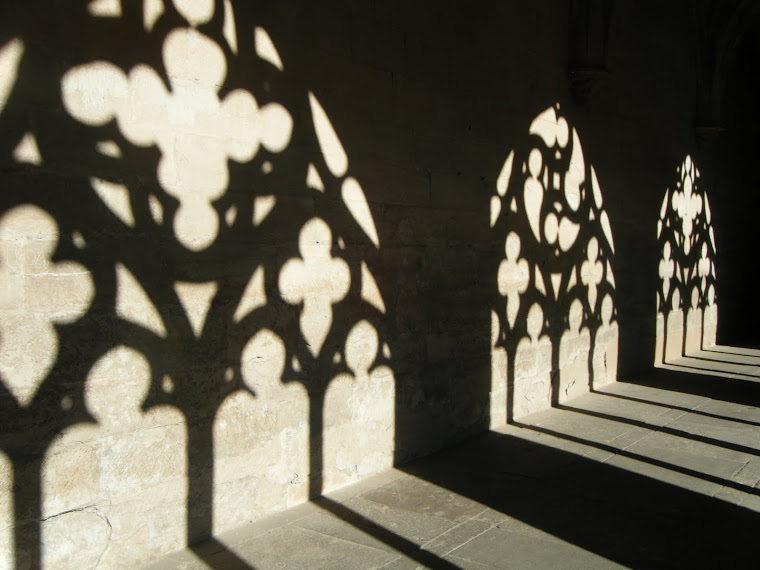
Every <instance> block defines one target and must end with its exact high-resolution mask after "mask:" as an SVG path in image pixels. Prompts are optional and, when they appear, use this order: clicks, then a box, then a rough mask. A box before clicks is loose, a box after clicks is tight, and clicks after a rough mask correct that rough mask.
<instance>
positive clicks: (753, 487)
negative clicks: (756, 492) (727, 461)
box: [731, 457, 760, 489]
mask: <svg viewBox="0 0 760 570" xmlns="http://www.w3.org/2000/svg"><path fill="white" fill-rule="evenodd" d="M752 459H753V458H751V457H750V458H749V459H748V460H747V462H746V463H745V464H744V465H742V466H741V467H739V469H737V470H736V472H735V473H733V474H732V475H731V481H733V482H734V483H739V484H741V482H740V481H737V480H736V478H737V477H738V476H739V474H740V473H741V472H742V471H744V470H745V469H746V468H747V467H748V466H749V464H750V463H752ZM758 483H760V475H758V476H757V478H756V480H755V482H754V483H752V485H751V486H750V488H752V489H755V488H757V486H758Z"/></svg>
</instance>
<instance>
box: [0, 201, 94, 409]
mask: <svg viewBox="0 0 760 570" xmlns="http://www.w3.org/2000/svg"><path fill="white" fill-rule="evenodd" d="M58 239H59V233H58V224H57V223H56V222H55V220H54V219H53V217H52V216H51V215H50V214H48V213H47V212H46V211H44V210H43V209H41V208H39V207H37V206H33V205H22V206H17V207H15V208H13V209H11V210H9V211H7V212H6V213H5V214H4V215H3V216H2V217H0V372H1V373H2V382H3V383H4V384H5V387H6V388H7V389H8V390H9V391H10V393H11V394H12V395H13V396H14V397H15V398H16V401H17V402H18V403H19V405H21V406H28V405H29V404H30V402H31V401H32V398H34V395H35V394H36V393H37V390H38V389H39V387H40V385H41V384H42V382H43V380H44V379H45V377H46V375H47V373H48V372H49V371H50V368H51V367H52V366H53V364H54V363H55V361H56V358H57V356H58V334H57V333H56V330H55V325H62V324H66V323H72V322H74V321H76V320H78V319H79V318H80V317H81V316H82V315H84V314H85V313H86V312H87V310H88V308H89V307H90V304H91V302H92V298H93V296H94V293H95V289H94V284H93V281H92V277H91V276H90V273H89V272H88V270H87V268H86V267H84V266H83V265H80V264H79V263H75V262H72V261H58V262H53V261H52V258H53V255H54V253H55V251H56V247H57V245H58Z"/></svg>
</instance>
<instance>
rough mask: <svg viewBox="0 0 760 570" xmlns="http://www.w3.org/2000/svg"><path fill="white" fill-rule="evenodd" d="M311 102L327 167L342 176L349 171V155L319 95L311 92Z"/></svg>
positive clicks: (334, 173) (315, 126) (316, 129)
mask: <svg viewBox="0 0 760 570" xmlns="http://www.w3.org/2000/svg"><path fill="white" fill-rule="evenodd" d="M309 104H310V105H311V115H312V117H313V119H314V130H315V131H316V133H317V140H318V141H319V147H320V148H321V149H322V156H324V158H325V163H326V164H327V168H329V169H330V172H331V173H332V175H333V176H335V177H336V178H341V177H342V176H343V175H345V174H346V171H348V156H346V151H345V150H343V145H342V144H340V140H339V139H338V135H337V134H336V133H335V129H334V128H333V126H332V123H331V122H330V119H329V118H328V117H327V113H325V110H324V109H323V108H322V105H320V104H319V101H318V100H317V97H316V96H315V95H314V94H313V93H309Z"/></svg>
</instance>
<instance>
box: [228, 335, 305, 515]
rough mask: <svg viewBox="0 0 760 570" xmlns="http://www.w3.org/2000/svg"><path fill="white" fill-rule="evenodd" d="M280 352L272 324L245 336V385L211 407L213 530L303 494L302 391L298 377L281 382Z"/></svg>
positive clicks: (297, 500)
mask: <svg viewBox="0 0 760 570" xmlns="http://www.w3.org/2000/svg"><path fill="white" fill-rule="evenodd" d="M285 355H286V350H285V344H284V343H283V342H282V340H281V339H280V337H279V336H277V335H276V334H275V333H274V332H272V331H270V330H268V329H263V330H260V331H259V332H257V333H256V334H255V335H254V336H253V337H251V339H250V340H249V341H248V342H247V343H246V345H245V347H244V349H243V352H242V358H241V363H240V372H241V375H242V377H243V380H244V382H245V384H246V386H248V388H249V389H250V390H251V391H252V392H245V391H237V392H235V393H233V394H231V395H230V396H229V397H227V399H226V400H225V401H224V403H223V404H222V406H221V407H220V408H219V411H218V412H217V414H216V418H215V420H214V481H215V485H214V502H213V517H214V522H213V526H214V529H215V530H216V529H224V528H230V527H231V526H238V525H242V524H245V523H247V522H249V521H250V520H251V517H257V516H260V515H261V514H264V513H269V512H272V511H274V510H279V509H282V508H284V507H289V506H293V505H295V504H298V503H300V502H303V501H304V500H306V499H307V498H308V492H309V491H308V480H309V462H308V456H309V451H308V450H309V429H308V423H307V418H308V415H309V398H308V395H307V393H306V390H305V389H304V387H303V386H301V385H300V384H298V383H290V384H283V383H281V382H280V378H281V377H282V374H283V372H284V371H285V358H286V356H285ZM254 395H255V396H254ZM273 409H275V410H276V409H287V410H288V413H287V414H284V413H279V414H274V413H272V410H273ZM241 418H245V419H246V421H241V420H240V419H241ZM283 490H284V494H285V497H283Z"/></svg>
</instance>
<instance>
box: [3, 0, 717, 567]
mask: <svg viewBox="0 0 760 570" xmlns="http://www.w3.org/2000/svg"><path fill="white" fill-rule="evenodd" d="M28 4H29V5H28ZM684 9H685V8H684V6H683V5H681V4H680V3H673V4H667V5H662V3H637V4H636V5H632V4H628V3H619V5H616V7H615V11H614V13H613V17H612V21H611V24H610V40H609V54H608V56H607V58H608V66H609V68H610V70H611V71H612V76H611V79H610V81H609V82H608V84H607V85H605V86H604V87H603V88H602V89H601V90H600V91H599V93H598V95H596V96H595V97H594V98H593V99H592V100H591V101H589V102H588V103H587V104H586V105H585V106H579V105H578V104H577V103H576V102H575V101H574V99H573V97H572V96H571V93H570V91H569V88H568V81H567V67H568V50H567V46H568V45H569V44H570V43H571V41H570V40H571V38H569V36H568V34H569V33H570V32H569V30H570V29H571V26H570V25H569V22H570V19H571V14H570V11H569V8H568V7H567V6H565V5H561V4H558V3H556V2H550V1H546V2H537V3H536V2H533V3H530V4H529V3H524V2H493V3H486V5H483V6H474V5H472V4H467V3H464V2H457V1H454V0H447V1H436V2H414V3H411V4H410V5H408V3H406V2H396V1H391V0H388V1H385V0H384V1H382V2H380V1H374V2H373V1H360V2H319V3H312V2H295V1H294V2H278V3H265V2H261V3H259V2H235V1H230V0H223V1H218V2H212V1H211V0H208V1H201V0H198V1H190V0H182V1H180V0H174V2H170V1H169V0H144V2H123V1H121V2H120V1H119V0H92V1H84V0H78V1H76V2H67V3H61V2H49V3H47V4H46V5H45V7H44V9H41V8H40V7H39V6H36V5H35V6H31V4H30V3H25V2H21V1H20V0H18V1H12V2H6V3H5V4H4V6H3V7H2V8H1V9H0V143H1V144H2V146H1V147H0V161H2V163H1V165H2V166H1V168H0V185H2V194H1V196H0V283H1V284H2V285H1V287H2V288H1V289H0V379H1V380H2V382H1V386H2V388H0V418H2V419H0V426H1V429H0V448H1V449H2V453H0V566H13V565H14V563H15V564H16V565H18V566H19V567H27V566H35V565H37V564H38V563H40V561H41V563H42V564H43V565H44V566H45V567H49V568H61V567H77V568H85V567H95V566H102V567H124V566H132V565H135V564H138V563H140V562H143V561H146V560H149V559H150V558H152V557H154V556H157V555H159V554H161V553H164V552H168V551H170V550H173V549H176V548H180V547H182V546H184V545H185V544H186V543H188V542H193V541H196V540H198V539H201V538H203V537H206V536H208V535H210V534H212V533H218V532H221V531H224V530H226V529H229V528H232V527H235V526H237V525H240V524H243V523H245V522H247V521H249V520H254V519H257V518H260V517H262V516H264V515H266V514H269V513H272V512H275V511H278V510H282V509H285V508H287V507H290V506H292V505H295V504H297V503H299V502H303V501H305V500H307V499H308V497H309V496H313V495H316V494H320V493H323V492H326V491H329V490H331V489H335V488H338V487H340V486H342V485H345V484H348V483H351V482H354V481H357V480H359V479H361V478H363V477H366V476H368V475H371V474H373V473H377V472H379V471H382V470H384V469H387V468H389V467H390V466H392V465H393V464H398V463H402V462H405V461H408V460H410V459H412V458H414V457H417V456H420V455H423V454H426V453H429V452H431V451H434V450H436V449H439V448H441V447H443V446H445V445H448V444H450V443H452V442H454V441H457V440H460V439H462V438H464V437H466V436H467V435H469V434H472V433H476V432H478V431H481V430H483V429H486V428H487V427H488V426H489V425H490V426H495V425H499V424H502V423H504V422H505V421H507V419H510V420H516V419H519V417H520V416H522V415H524V414H526V413H530V412H533V411H537V410H540V409H543V408H546V407H548V406H550V405H552V404H557V403H561V402H564V401H565V400H566V399H568V398H572V397H574V396H576V395H578V394H581V393H583V392H585V391H587V390H588V389H589V388H590V387H592V386H601V385H603V384H605V383H608V382H612V381H614V380H615V379H616V378H617V377H619V376H627V375H632V374H635V373H637V372H640V371H643V370H646V369H647V368H649V367H650V366H651V365H652V362H653V355H654V353H655V348H656V342H655V336H656V330H657V319H656V315H657V313H658V306H659V305H655V299H656V297H657V295H658V293H657V292H658V291H662V287H663V285H662V278H661V276H662V275H663V273H662V272H661V271H660V267H659V266H658V263H660V261H661V260H662V259H663V250H662V248H663V243H662V240H659V236H658V235H657V224H658V220H660V219H661V215H660V211H661V205H662V201H663V195H664V194H665V192H666V191H669V190H672V188H671V187H670V186H669V185H672V180H673V178H674V173H676V172H677V170H676V169H677V168H678V167H679V166H681V165H682V164H683V161H684V157H686V156H687V155H692V156H695V157H696V156H697V154H698V153H697V154H695V153H696V151H695V149H694V141H693V137H692V107H691V101H692V91H693V70H692V68H691V63H690V62H691V59H690V51H689V50H690V44H689V41H688V20H687V18H685V17H684V13H683V12H684ZM694 161H695V162H698V158H694ZM706 162H709V161H706ZM700 168H703V169H706V170H708V171H709V168H710V167H709V164H708V165H706V166H701V167H700ZM714 224H716V225H718V224H719V221H718V220H714ZM666 295H667V294H666ZM702 309H704V308H702ZM686 322H687V325H688V322H690V321H689V320H688V318H687V321H686ZM687 330H688V326H687ZM14 561H15V562H14Z"/></svg>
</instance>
